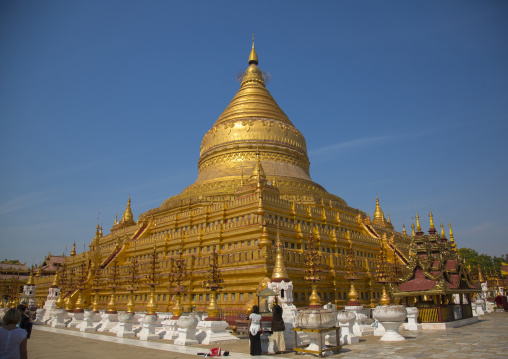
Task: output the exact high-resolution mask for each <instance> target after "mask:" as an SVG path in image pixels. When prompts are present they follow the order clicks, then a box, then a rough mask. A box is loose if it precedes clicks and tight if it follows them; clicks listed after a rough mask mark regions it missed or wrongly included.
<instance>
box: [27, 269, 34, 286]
mask: <svg viewBox="0 0 508 359" xmlns="http://www.w3.org/2000/svg"><path fill="white" fill-rule="evenodd" d="M26 285H35V283H34V268H33V267H32V269H31V270H30V277H28V282H27V283H26Z"/></svg>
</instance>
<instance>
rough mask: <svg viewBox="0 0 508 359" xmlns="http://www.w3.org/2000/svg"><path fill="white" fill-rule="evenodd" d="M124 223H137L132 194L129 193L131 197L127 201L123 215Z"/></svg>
mask: <svg viewBox="0 0 508 359" xmlns="http://www.w3.org/2000/svg"><path fill="white" fill-rule="evenodd" d="M122 224H136V222H134V219H133V216H132V210H131V195H130V194H129V199H128V201H127V207H126V208H125V212H124V213H123V216H122Z"/></svg>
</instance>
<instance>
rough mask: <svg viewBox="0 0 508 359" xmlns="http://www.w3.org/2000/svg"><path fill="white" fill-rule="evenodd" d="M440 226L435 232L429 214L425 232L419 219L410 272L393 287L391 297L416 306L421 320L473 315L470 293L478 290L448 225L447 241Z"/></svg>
mask: <svg viewBox="0 0 508 359" xmlns="http://www.w3.org/2000/svg"><path fill="white" fill-rule="evenodd" d="M431 216H432V214H431ZM417 220H418V218H417ZM442 226H443V225H441V234H438V233H437V231H436V230H435V228H433V227H434V226H433V222H432V217H431V228H430V229H429V232H428V233H429V234H424V232H422V231H421V229H420V224H419V221H418V231H417V232H416V233H414V236H413V241H412V243H411V250H410V258H409V261H408V264H407V268H408V269H409V272H408V274H406V275H405V277H404V278H402V282H401V283H400V284H399V285H398V286H395V287H394V288H392V295H393V297H395V298H396V299H398V300H401V301H404V302H405V304H406V305H408V306H416V307H418V309H419V313H418V320H419V321H420V322H423V323H426V322H449V321H454V320H458V319H465V318H470V317H472V310H471V300H472V296H473V295H474V294H475V293H479V292H480V289H479V288H478V287H477V286H476V285H475V284H473V280H472V277H471V275H470V273H469V271H468V269H467V267H466V265H465V263H464V261H463V260H462V259H461V258H460V257H459V253H458V251H457V249H456V246H455V242H454V240H453V233H452V232H451V227H450V240H448V239H447V238H446V237H445V234H444V231H443V229H442ZM455 294H459V296H458V297H459V298H460V303H454V300H453V296H454V295H455Z"/></svg>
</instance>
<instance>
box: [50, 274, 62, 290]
mask: <svg viewBox="0 0 508 359" xmlns="http://www.w3.org/2000/svg"><path fill="white" fill-rule="evenodd" d="M59 276H60V271H59V270H57V271H56V273H55V277H54V278H53V283H52V284H51V288H58V282H59V281H60V278H59Z"/></svg>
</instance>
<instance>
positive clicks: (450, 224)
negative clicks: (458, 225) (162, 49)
mask: <svg viewBox="0 0 508 359" xmlns="http://www.w3.org/2000/svg"><path fill="white" fill-rule="evenodd" d="M448 226H449V227H450V242H451V244H452V248H453V249H456V247H457V245H456V244H455V239H454V238H453V232H452V223H451V222H448Z"/></svg>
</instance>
